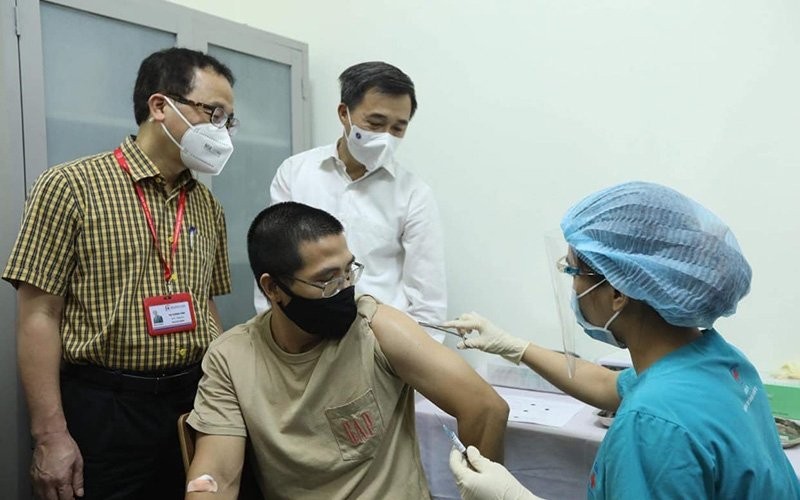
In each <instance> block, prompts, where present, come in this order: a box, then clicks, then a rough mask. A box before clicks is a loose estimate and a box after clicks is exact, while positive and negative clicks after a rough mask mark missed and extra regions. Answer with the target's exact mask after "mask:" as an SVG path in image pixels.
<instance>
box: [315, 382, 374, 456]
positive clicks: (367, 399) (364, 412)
mask: <svg viewBox="0 0 800 500" xmlns="http://www.w3.org/2000/svg"><path fill="white" fill-rule="evenodd" d="M325 417H326V418H327V419H328V423H329V424H330V426H331V431H333V435H334V437H335V438H336V444H337V445H338V446H339V452H340V453H341V454H342V459H343V460H364V459H367V458H370V457H372V456H373V455H374V454H375V450H376V449H377V448H378V446H379V445H380V442H381V435H382V433H383V420H382V419H381V414H380V412H379V411H378V403H377V402H376V401H375V395H374V394H373V393H372V389H370V390H368V391H367V392H365V393H364V394H363V395H362V396H359V397H357V398H356V399H354V400H353V401H350V402H349V403H345V404H344V405H342V406H336V407H333V408H328V409H326V410H325Z"/></svg>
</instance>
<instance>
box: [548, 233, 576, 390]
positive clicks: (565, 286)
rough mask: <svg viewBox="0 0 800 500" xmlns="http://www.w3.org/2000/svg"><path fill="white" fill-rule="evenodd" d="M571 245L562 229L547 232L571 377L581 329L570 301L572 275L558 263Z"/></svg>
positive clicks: (549, 254) (555, 290)
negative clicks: (576, 337) (568, 243)
mask: <svg viewBox="0 0 800 500" xmlns="http://www.w3.org/2000/svg"><path fill="white" fill-rule="evenodd" d="M568 248H569V245H567V242H566V241H565V240H564V236H563V235H562V233H561V230H560V229H555V230H553V231H548V232H547V233H546V234H545V255H546V256H547V261H548V263H547V267H548V269H549V270H550V280H551V282H552V284H553V294H554V295H555V299H556V309H557V313H558V320H559V323H560V324H561V339H562V342H563V346H564V357H565V358H566V360H567V373H569V376H570V378H572V377H573V376H574V375H575V358H576V357H579V356H578V355H577V354H576V352H575V335H576V332H577V331H578V330H579V329H580V327H579V326H578V323H577V322H576V321H575V313H574V312H572V307H571V306H570V301H571V299H572V293H573V292H572V276H570V275H569V274H565V273H563V272H561V271H560V270H559V269H558V266H557V263H558V262H559V261H561V260H562V258H563V257H564V256H565V255H566V254H567V250H568Z"/></svg>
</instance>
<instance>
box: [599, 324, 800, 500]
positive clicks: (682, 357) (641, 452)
mask: <svg viewBox="0 0 800 500" xmlns="http://www.w3.org/2000/svg"><path fill="white" fill-rule="evenodd" d="M617 390H618V391H619V394H620V397H621V398H622V404H621V405H620V407H619V409H618V410H617V415H616V418H615V419H614V423H613V425H612V426H611V428H610V429H609V430H608V433H607V434H606V437H605V439H604V440H603V443H602V445H601V446H600V450H599V451H598V452H597V457H596V458H595V463H594V466H593V467H592V472H591V474H590V477H589V486H588V498H609V499H615V500H616V499H626V498H630V499H637V500H638V499H642V498H720V499H727V498H736V499H740V498H741V499H745V498H748V499H758V500H763V499H767V498H769V499H775V500H777V499H792V500H795V499H800V481H799V480H798V478H797V475H796V474H795V472H794V469H793V468H792V465H791V463H790V462H789V459H788V458H787V457H786V454H785V453H784V452H783V449H782V448H781V445H780V439H779V438H778V433H777V430H776V428H775V423H774V420H773V416H772V413H771V411H770V408H769V403H768V401H767V396H766V393H765V391H764V386H763V385H762V383H761V379H760V378H759V376H758V373H757V372H756V370H755V368H754V367H753V365H752V364H750V362H749V361H748V360H747V358H745V357H744V355H742V353H741V352H739V351H738V350H737V349H736V348H735V347H733V346H731V345H730V344H728V343H727V342H725V340H724V339H723V338H722V337H721V336H720V335H719V334H718V333H717V332H716V331H715V330H706V331H704V332H703V335H702V337H700V338H699V339H697V340H695V341H694V342H692V343H690V344H688V345H686V346H683V347H681V348H680V349H678V350H677V351H674V352H672V353H670V354H668V355H667V356H665V357H663V358H662V359H660V360H658V361H657V362H656V363H654V364H653V365H652V366H650V367H649V368H648V369H647V370H645V371H644V372H643V373H642V374H641V375H639V376H637V374H636V372H635V371H634V370H633V369H628V370H625V371H623V372H622V373H620V376H619V378H618V380H617Z"/></svg>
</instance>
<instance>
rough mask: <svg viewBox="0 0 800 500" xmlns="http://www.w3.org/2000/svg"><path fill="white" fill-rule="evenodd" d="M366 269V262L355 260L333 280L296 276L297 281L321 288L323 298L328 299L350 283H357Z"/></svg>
mask: <svg viewBox="0 0 800 500" xmlns="http://www.w3.org/2000/svg"><path fill="white" fill-rule="evenodd" d="M363 271H364V264H361V263H360V262H353V263H352V264H351V265H350V269H348V270H347V272H345V273H344V274H343V275H341V276H337V277H336V278H333V279H332V280H328V281H325V282H321V281H317V282H314V281H306V280H304V279H302V278H298V277H296V276H295V277H294V279H296V280H297V281H299V282H301V283H305V284H306V285H311V286H313V287H314V288H319V289H320V290H322V298H323V299H327V298H329V297H333V296H334V295H336V294H337V293H339V292H341V291H342V290H344V289H345V288H347V287H348V286H350V285H355V284H356V283H357V282H358V279H359V278H361V273H362V272H363Z"/></svg>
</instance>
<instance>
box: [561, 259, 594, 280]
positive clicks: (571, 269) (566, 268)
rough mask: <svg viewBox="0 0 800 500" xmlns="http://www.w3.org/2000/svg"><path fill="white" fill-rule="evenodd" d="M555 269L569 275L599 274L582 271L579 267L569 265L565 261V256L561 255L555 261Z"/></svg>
mask: <svg viewBox="0 0 800 500" xmlns="http://www.w3.org/2000/svg"><path fill="white" fill-rule="evenodd" d="M556 269H558V271H559V272H561V273H564V274H569V275H570V276H601V275H600V273H593V272H591V271H582V270H581V269H580V268H578V267H576V266H571V265H569V262H567V256H566V255H565V256H563V257H561V258H560V259H558V261H556Z"/></svg>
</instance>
